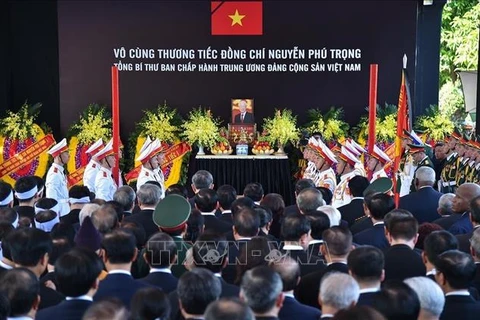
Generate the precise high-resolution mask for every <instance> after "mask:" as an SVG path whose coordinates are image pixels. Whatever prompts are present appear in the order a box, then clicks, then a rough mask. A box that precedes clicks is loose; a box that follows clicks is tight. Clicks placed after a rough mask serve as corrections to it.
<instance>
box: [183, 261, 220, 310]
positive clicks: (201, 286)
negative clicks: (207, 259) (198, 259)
mask: <svg viewBox="0 0 480 320" xmlns="http://www.w3.org/2000/svg"><path fill="white" fill-rule="evenodd" d="M176 292H177V294H178V300H179V301H180V303H179V308H180V312H181V314H182V316H183V318H184V319H203V314H204V313H205V310H206V309H207V306H208V305H209V304H210V303H211V302H214V301H215V300H217V299H218V298H219V297H220V294H221V292H222V286H221V284H220V279H219V278H218V277H216V276H215V275H214V274H213V272H211V271H210V270H208V269H204V268H194V269H193V270H191V271H190V272H187V273H185V274H183V275H182V276H181V277H180V279H179V281H178V287H177V291H176Z"/></svg>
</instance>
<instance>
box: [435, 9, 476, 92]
mask: <svg viewBox="0 0 480 320" xmlns="http://www.w3.org/2000/svg"><path fill="white" fill-rule="evenodd" d="M479 22H480V3H479V2H478V0H455V1H449V2H448V3H447V4H446V5H445V7H444V9H443V15H442V34H441V45H440V53H441V54H440V85H443V84H445V83H446V82H448V81H455V80H456V79H457V74H456V73H455V71H457V70H459V69H463V70H475V69H477V61H478V58H477V57H478V34H479V31H478V26H479Z"/></svg>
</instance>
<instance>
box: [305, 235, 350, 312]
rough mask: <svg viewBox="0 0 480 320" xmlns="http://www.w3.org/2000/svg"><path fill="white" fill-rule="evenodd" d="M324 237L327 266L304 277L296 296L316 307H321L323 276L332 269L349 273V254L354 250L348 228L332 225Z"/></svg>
mask: <svg viewBox="0 0 480 320" xmlns="http://www.w3.org/2000/svg"><path fill="white" fill-rule="evenodd" d="M322 239H323V244H322V246H321V247H320V252H321V254H322V256H323V257H324V258H325V262H326V265H327V267H326V268H322V269H319V270H318V271H315V272H312V273H310V274H307V275H305V276H304V277H302V280H301V281H300V283H299V284H298V287H297V290H296V297H297V299H298V300H299V301H300V302H301V303H304V304H306V305H309V306H312V307H315V308H320V306H319V305H318V292H319V288H320V283H321V282H322V278H323V277H324V276H325V275H326V274H327V273H329V272H332V271H336V272H343V273H348V267H347V256H348V253H349V252H350V250H352V234H351V232H350V230H348V229H344V228H341V227H338V226H335V227H332V228H330V229H327V230H325V231H324V232H323V234H322ZM317 268H318V267H317Z"/></svg>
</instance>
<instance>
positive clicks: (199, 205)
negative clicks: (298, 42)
mask: <svg viewBox="0 0 480 320" xmlns="http://www.w3.org/2000/svg"><path fill="white" fill-rule="evenodd" d="M217 207H218V197H217V192H216V191H215V190H212V189H200V190H199V191H198V192H197V194H195V208H196V209H198V210H199V211H200V212H201V214H202V216H203V218H204V219H205V231H213V232H219V233H226V232H228V231H230V230H231V229H232V225H231V224H229V223H227V222H224V221H221V220H219V219H218V218H217V217H216V216H215V211H216V210H217Z"/></svg>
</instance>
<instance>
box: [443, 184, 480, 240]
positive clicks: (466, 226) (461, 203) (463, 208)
mask: <svg viewBox="0 0 480 320" xmlns="http://www.w3.org/2000/svg"><path fill="white" fill-rule="evenodd" d="M478 196H480V186H479V185H478V184H476V183H464V184H462V185H461V186H459V187H458V188H457V191H455V198H453V203H452V210H453V211H454V212H456V213H462V216H461V218H460V219H458V220H457V221H456V222H455V223H454V224H452V226H451V227H450V228H449V229H448V231H450V232H451V233H453V234H455V235H457V234H465V233H469V232H471V231H472V230H473V225H472V222H471V221H470V214H469V212H470V203H471V201H472V200H473V199H474V198H476V197H478Z"/></svg>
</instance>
